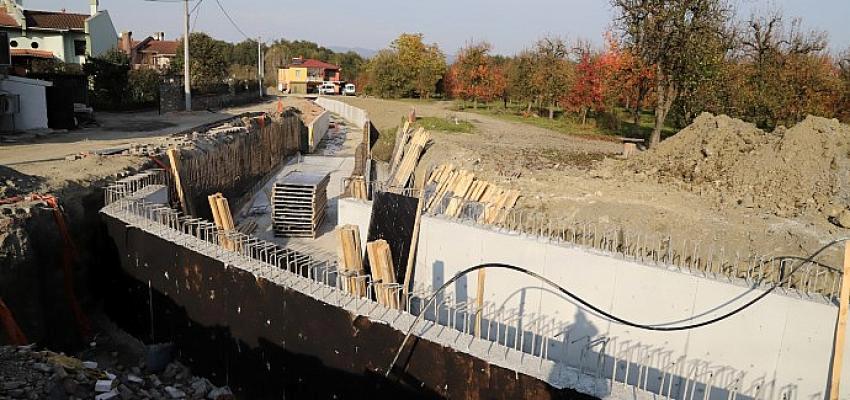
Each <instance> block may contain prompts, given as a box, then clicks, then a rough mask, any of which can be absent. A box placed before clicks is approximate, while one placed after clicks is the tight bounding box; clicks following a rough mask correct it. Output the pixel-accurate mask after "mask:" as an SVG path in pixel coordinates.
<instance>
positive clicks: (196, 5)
mask: <svg viewBox="0 0 850 400" xmlns="http://www.w3.org/2000/svg"><path fill="white" fill-rule="evenodd" d="M203 2H204V0H199V1H198V4H195V7H192V11H189V14H191V13H195V20H194V21H192V29H190V30H189V31H191V32H195V27H197V26H198V17H200V16H201V10H200V9H199V8H198V7H200V6H201V3H203Z"/></svg>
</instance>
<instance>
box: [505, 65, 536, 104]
mask: <svg viewBox="0 0 850 400" xmlns="http://www.w3.org/2000/svg"><path fill="white" fill-rule="evenodd" d="M533 74H534V54H533V53H532V52H530V51H528V50H525V51H522V52H521V53H519V54H517V55H516V56H515V57H513V58H512V59H511V60H510V61H509V62H508V64H507V66H506V68H505V75H506V80H507V92H508V94H509V96H510V98H511V99H512V100H518V101H524V102H526V105H527V110H526V112H527V113H531V107H532V104H533V103H534V99H535V98H537V92H536V91H535V88H534V85H532V84H531V77H532V75H533Z"/></svg>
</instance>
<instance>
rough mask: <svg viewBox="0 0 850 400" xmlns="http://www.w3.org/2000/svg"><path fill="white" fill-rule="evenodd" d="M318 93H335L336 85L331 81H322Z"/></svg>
mask: <svg viewBox="0 0 850 400" xmlns="http://www.w3.org/2000/svg"><path fill="white" fill-rule="evenodd" d="M319 94H336V86H334V84H333V83H324V84H322V85H321V86H319Z"/></svg>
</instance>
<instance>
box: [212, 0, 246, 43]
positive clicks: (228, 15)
mask: <svg viewBox="0 0 850 400" xmlns="http://www.w3.org/2000/svg"><path fill="white" fill-rule="evenodd" d="M215 2H216V4H218V8H219V9H221V12H222V13H223V14H224V16H225V17H227V20H228V21H230V23H231V24H232V25H233V27H234V28H236V30H237V31H239V33H241V34H242V36H244V37H245V39H247V40H251V37H250V36H248V35H246V34H245V32H244V31H242V29H241V28H239V25H237V24H236V21H234V20H233V18H231V17H230V14H228V13H227V10H225V9H224V6H223V5H221V1H220V0H215Z"/></svg>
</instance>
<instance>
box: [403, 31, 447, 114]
mask: <svg viewBox="0 0 850 400" xmlns="http://www.w3.org/2000/svg"><path fill="white" fill-rule="evenodd" d="M390 48H391V49H392V50H394V51H395V52H396V54H397V57H398V59H399V64H400V66H401V67H402V68H404V69H405V70H406V71H407V72H405V74H406V75H410V79H411V82H410V85H411V86H412V88H413V90H414V91H416V93H417V94H418V95H419V97H420V98H429V97H431V94H432V93H434V91H435V90H436V86H437V82H438V81H439V80H440V78H442V76H443V74H444V73H445V72H446V57H445V56H444V55H443V52H442V51H440V48H439V47H438V46H437V44H436V43H434V44H430V45H427V44H425V43H424V42H423V35H422V34H421V33H403V34H401V36H399V37H398V38H397V39H396V40H394V41H393V42H392V44H391V45H390Z"/></svg>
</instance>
